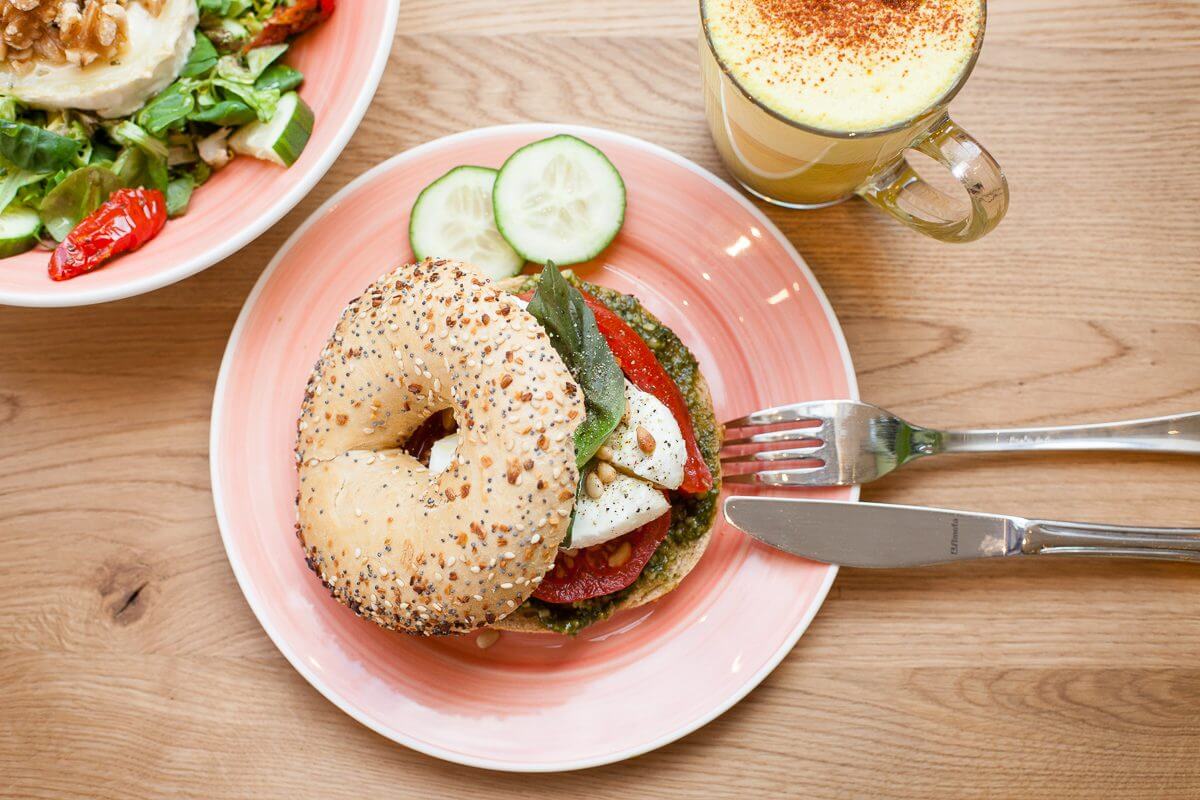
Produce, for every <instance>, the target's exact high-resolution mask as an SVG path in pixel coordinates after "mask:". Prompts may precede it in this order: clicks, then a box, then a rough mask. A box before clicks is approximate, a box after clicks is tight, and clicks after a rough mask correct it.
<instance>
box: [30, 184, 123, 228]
mask: <svg viewBox="0 0 1200 800" xmlns="http://www.w3.org/2000/svg"><path fill="white" fill-rule="evenodd" d="M120 188H121V179H120V178H119V177H117V174H116V173H115V172H113V171H112V170H110V169H105V168H104V167H80V168H79V169H77V170H75V171H74V172H72V173H71V174H70V175H68V176H67V177H66V178H65V179H64V180H63V181H62V183H60V184H58V186H55V187H54V188H53V189H51V190H50V192H49V193H48V194H47V195H46V196H45V198H43V199H42V204H41V206H40V207H39V208H38V214H39V216H41V218H42V224H43V225H45V226H46V230H47V231H48V232H49V233H50V235H51V236H53V237H54V238H55V239H56V240H57V241H60V242H61V241H62V240H63V239H65V238H66V236H67V234H68V233H70V232H71V230H72V229H73V228H74V227H75V226H76V225H78V224H79V222H80V220H82V219H83V218H84V217H86V216H87V215H88V214H91V213H92V212H93V211H95V210H96V209H97V208H99V207H100V205H101V204H102V203H103V202H104V201H105V200H107V199H108V197H109V195H111V194H112V193H113V192H115V191H116V190H117V189H120Z"/></svg>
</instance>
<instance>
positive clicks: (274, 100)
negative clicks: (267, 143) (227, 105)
mask: <svg viewBox="0 0 1200 800" xmlns="http://www.w3.org/2000/svg"><path fill="white" fill-rule="evenodd" d="M213 85H214V86H220V87H221V88H222V89H225V90H226V91H227V92H229V94H231V95H233V96H234V97H237V98H238V99H239V100H241V101H242V102H243V103H245V104H246V105H248V106H250V107H251V108H253V109H254V113H255V114H257V115H258V119H259V121H260V122H270V121H271V117H273V116H275V107H276V106H277V105H279V97H280V93H279V92H278V91H276V90H275V89H257V88H255V87H254V86H250V85H247V84H244V83H238V82H237V81H231V80H227V79H225V78H217V79H215V80H214V81H213Z"/></svg>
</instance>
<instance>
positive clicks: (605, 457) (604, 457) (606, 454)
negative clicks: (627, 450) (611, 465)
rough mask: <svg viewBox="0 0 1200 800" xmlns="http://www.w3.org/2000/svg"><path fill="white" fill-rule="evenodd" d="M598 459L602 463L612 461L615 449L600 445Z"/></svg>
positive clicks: (597, 453) (597, 452)
mask: <svg viewBox="0 0 1200 800" xmlns="http://www.w3.org/2000/svg"><path fill="white" fill-rule="evenodd" d="M596 458H598V459H600V460H601V461H612V460H613V449H612V448H611V447H609V446H608V445H606V444H602V445H600V449H599V450H597V451H596Z"/></svg>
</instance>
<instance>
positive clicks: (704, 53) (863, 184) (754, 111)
mask: <svg viewBox="0 0 1200 800" xmlns="http://www.w3.org/2000/svg"><path fill="white" fill-rule="evenodd" d="M981 6H982V9H981V10H982V13H983V14H984V17H985V21H986V11H987V9H986V2H982V3H981ZM700 17H701V24H702V27H703V29H704V30H703V37H702V39H701V42H700V61H701V69H702V71H703V77H704V104H705V113H706V114H707V116H708V124H709V129H710V131H711V132H712V137H713V142H714V143H715V144H716V146H717V151H718V152H719V153H720V155H721V159H722V160H723V161H724V162H725V166H726V167H727V168H728V169H729V171H730V172H731V173H732V174H733V176H734V178H736V179H737V181H738V182H739V183H740V184H741V185H742V187H743V188H745V189H746V191H748V192H750V193H751V194H753V195H755V196H756V197H759V198H761V199H762V200H766V201H767V202H769V203H774V204H775V205H779V206H784V207H786V208H799V209H809V208H823V207H825V206H831V205H835V204H837V203H841V202H843V201H844V200H848V199H850V198H851V197H854V196H855V195H858V196H859V197H862V198H863V199H865V200H866V201H867V202H869V203H871V204H872V205H873V206H875V207H876V208H879V209H880V210H882V211H885V212H887V213H889V214H891V215H892V216H894V217H896V218H897V219H899V220H900V221H901V222H903V223H904V224H905V225H907V226H909V227H910V228H912V229H913V230H916V231H920V232H921V233H924V234H926V235H927V236H932V237H933V238H935V239H940V240H941V241H945V242H969V241H972V240H975V239H978V238H979V237H981V236H983V235H984V234H985V233H987V232H988V231H990V230H992V228H994V227H996V225H997V223H999V222H1000V220H1001V219H1002V218H1003V217H1004V213H1005V211H1007V210H1008V182H1007V181H1006V180H1005V178H1004V172H1003V170H1001V169H1000V165H999V164H997V163H996V161H995V159H993V158H992V156H991V155H990V154H989V153H988V152H987V150H985V149H984V148H983V146H982V145H980V144H979V142H977V141H976V140H975V139H974V138H973V137H972V136H971V135H970V134H968V133H967V132H966V131H964V130H963V129H962V128H960V127H958V125H956V124H955V123H954V122H953V121H952V120H951V119H950V116H949V114H947V112H946V106H947V105H948V104H949V103H950V100H951V99H953V97H954V95H955V94H957V93H958V90H959V89H960V88H961V87H962V85H963V84H964V83H966V81H967V78H968V77H969V76H970V74H971V71H972V69H974V67H975V61H976V60H977V58H978V57H979V49H980V47H981V46H982V44H983V29H982V27H981V28H980V33H979V36H977V37H976V40H975V49H974V52H973V53H972V54H971V58H970V61H969V62H968V63H967V65H966V67H965V68H964V69H963V71H962V74H961V75H960V76H959V77H958V79H957V80H956V81H955V82H954V84H953V85H952V86H951V87H950V89H949V90H948V91H947V92H946V93H945V94H944V95H942V97H940V98H939V99H938V100H937V101H936V102H935V103H934V104H933V106H932V107H930V108H928V109H926V110H925V111H923V112H921V113H920V114H918V115H917V116H915V117H912V118H910V119H907V120H904V121H903V122H900V123H898V124H895V125H890V126H888V127H885V128H880V129H877V130H872V131H866V132H856V133H850V132H842V131H833V130H822V129H820V128H814V127H811V126H808V125H804V124H802V123H799V122H796V121H794V120H790V119H787V118H786V117H784V116H782V115H781V114H778V113H776V112H775V111H773V110H771V109H769V108H767V107H766V106H765V105H763V104H761V103H760V102H759V101H757V100H756V99H755V98H754V97H752V96H751V95H750V94H749V93H748V92H747V91H746V90H745V89H743V88H742V86H741V85H740V84H739V83H738V81H737V80H736V79H735V78H734V77H733V75H731V74H730V72H729V70H728V69H727V68H726V67H725V65H724V64H722V63H721V61H720V59H719V57H718V56H717V54H716V49H715V48H714V46H713V43H712V39H711V36H710V35H709V29H708V21H707V19H706V18H705V17H706V15H705V7H704V0H700ZM910 149H912V150H917V151H919V152H921V153H924V154H925V155H927V156H929V157H931V158H933V159H934V160H935V161H937V162H938V163H940V164H941V165H942V166H944V167H946V169H948V170H950V172H951V174H953V175H954V177H955V178H957V179H958V180H959V181H960V182H961V183H962V185H963V188H964V189H966V192H967V197H968V199H969V201H970V209H969V210H968V211H967V213H965V214H964V213H963V208H962V203H961V201H959V200H956V199H955V198H953V197H950V196H948V195H946V194H944V193H943V192H941V191H939V190H937V189H935V188H933V187H932V186H930V185H929V184H928V183H926V182H925V181H923V180H921V178H920V176H918V175H917V173H916V172H915V171H914V170H913V169H912V167H911V166H910V165H909V163H908V161H907V160H906V159H905V157H904V154H905V151H907V150H910Z"/></svg>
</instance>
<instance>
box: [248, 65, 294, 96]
mask: <svg viewBox="0 0 1200 800" xmlns="http://www.w3.org/2000/svg"><path fill="white" fill-rule="evenodd" d="M303 82H304V74H303V73H302V72H300V70H298V69H295V68H293V67H289V66H288V65H287V64H272V65H271V66H269V67H267V69H266V71H265V72H264V73H263V74H262V75H259V76H258V80H256V81H255V82H254V88H255V89H259V90H264V89H266V90H270V89H274V90H275V91H277V92H290V91H291V90H292V89H295V88H296V87H297V86H299V85H300V84H301V83H303Z"/></svg>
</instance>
